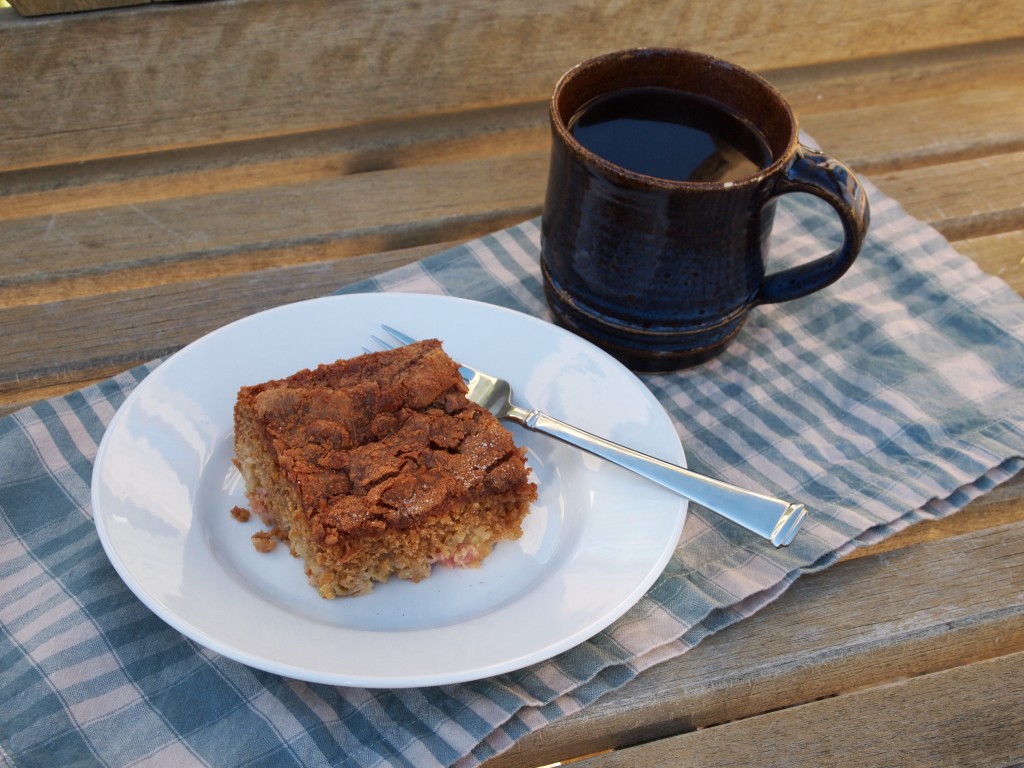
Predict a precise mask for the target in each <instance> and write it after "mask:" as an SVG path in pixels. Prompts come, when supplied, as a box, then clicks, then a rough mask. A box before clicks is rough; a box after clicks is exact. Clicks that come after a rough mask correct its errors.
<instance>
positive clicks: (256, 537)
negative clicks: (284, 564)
mask: <svg viewBox="0 0 1024 768" xmlns="http://www.w3.org/2000/svg"><path fill="white" fill-rule="evenodd" d="M278 541H279V539H278V538H277V536H275V535H274V532H273V531H259V532H257V533H254V534H253V535H252V545H253V546H254V547H255V548H256V551H257V552H264V553H266V552H270V551H272V550H273V549H274V547H276V546H277V542H278Z"/></svg>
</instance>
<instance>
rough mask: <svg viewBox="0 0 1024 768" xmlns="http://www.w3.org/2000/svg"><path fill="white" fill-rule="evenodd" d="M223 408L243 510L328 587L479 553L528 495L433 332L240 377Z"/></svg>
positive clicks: (509, 533) (506, 447)
mask: <svg viewBox="0 0 1024 768" xmlns="http://www.w3.org/2000/svg"><path fill="white" fill-rule="evenodd" d="M234 418H235V454H236V459H235V464H236V466H237V467H238V469H239V470H240V471H241V473H242V476H243V478H244V479H245V484H246V495H247V497H248V499H249V504H250V506H251V508H252V511H253V512H256V513H257V514H258V515H259V516H260V518H261V519H262V520H263V522H264V523H265V524H266V525H268V526H270V527H271V528H272V530H273V532H274V533H275V534H276V535H277V536H278V537H279V538H280V539H281V540H282V541H286V542H287V543H288V545H289V547H290V549H291V552H292V554H293V555H295V556H296V557H301V558H303V560H304V561H305V565H306V574H307V575H308V577H309V581H310V583H311V584H312V585H313V586H314V587H316V589H317V590H318V591H319V593H320V594H321V595H322V596H323V597H325V598H333V597H338V596H342V595H355V594H363V593H366V592H369V591H370V590H371V589H372V587H373V582H375V581H385V580H387V579H388V578H389V577H391V576H392V575H394V576H398V577H399V578H403V579H411V580H413V581H419V580H420V579H422V578H424V577H426V576H427V575H429V573H430V570H431V566H432V564H434V563H444V564H447V565H455V566H471V567H474V566H479V565H480V563H481V561H482V560H483V559H484V558H485V557H486V556H487V555H488V554H490V552H491V550H492V549H493V547H494V545H495V544H496V543H497V542H499V541H501V540H506V539H517V538H519V537H520V536H521V535H522V521H523V518H524V517H525V516H526V514H527V513H528V512H529V509H530V503H531V502H532V501H534V500H535V499H536V498H537V486H536V485H535V484H534V483H531V482H530V481H529V472H530V470H529V468H528V467H527V465H526V452H525V450H524V449H522V448H519V447H517V446H516V445H515V443H514V442H513V440H512V434H511V433H510V432H509V431H508V430H507V429H505V427H503V426H502V425H501V424H500V423H499V422H498V420H497V419H496V418H495V417H494V416H493V415H492V414H491V413H489V412H488V411H486V410H484V409H483V408H481V407H480V406H478V405H477V404H476V403H473V402H471V401H470V400H468V399H467V398H466V386H465V384H464V383H463V381H462V377H461V376H460V375H459V371H458V365H457V364H456V363H455V362H454V361H452V360H451V358H449V357H448V355H447V354H445V352H444V351H443V349H442V348H441V343H440V342H439V341H437V340H436V339H432V340H426V341H420V342H417V343H416V344H410V345H408V346H405V347H399V348H396V349H393V350H388V351H384V352H374V353H369V354H365V355H362V356H360V357H355V358H352V359H350V360H339V361H338V362H336V363H331V364H326V365H321V366H319V367H318V368H316V369H315V370H304V371H300V372H298V373H296V374H295V375H293V376H290V377H288V378H286V379H278V380H274V381H268V382H265V383H263V384H257V385H255V386H248V387H242V389H241V390H240V391H239V393H238V399H237V401H236V404H235V412H234ZM263 533H264V539H265V538H266V535H265V532H263ZM258 535H259V534H258ZM255 543H257V544H261V545H263V546H264V548H265V544H266V542H265V541H261V542H255Z"/></svg>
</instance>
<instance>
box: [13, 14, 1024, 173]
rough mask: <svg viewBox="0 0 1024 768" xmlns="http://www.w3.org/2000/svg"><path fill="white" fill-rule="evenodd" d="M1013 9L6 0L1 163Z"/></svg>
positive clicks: (984, 30)
mask: <svg viewBox="0 0 1024 768" xmlns="http://www.w3.org/2000/svg"><path fill="white" fill-rule="evenodd" d="M712 8H713V10H712ZM1017 10H1018V9H1017V7H1016V4H1015V3H1014V2H1011V0H1004V1H1003V2H991V3H984V4H981V5H978V4H969V3H962V2H954V1H953V0H943V1H942V2H934V3H931V4H929V6H928V8H927V10H924V9H922V8H921V6H920V4H919V3H917V2H915V1H914V0H864V2H862V3H860V4H859V5H858V6H857V12H856V13H851V12H850V7H849V4H848V3H845V2H842V1H841V0H827V1H826V2H820V3H816V4H815V7H814V13H813V14H808V13H807V9H806V6H805V4H803V3H801V2H798V0H787V1H786V2H776V3H769V4H761V3H753V4H752V3H748V2H745V0H724V1H723V2H720V3H716V4H714V5H713V6H711V5H701V4H694V3H691V2H687V1H686V0H660V1H655V2H648V3H644V4H642V6H637V5H636V4H631V3H626V4H621V5H618V6H614V7H606V8H605V9H604V10H603V11H602V10H599V9H596V8H594V7H592V6H586V5H580V4H576V3H547V2H544V1H543V0H524V1H523V2H517V3H493V2H490V0H464V2H462V3H459V4H454V5H451V6H449V5H444V4H435V3H423V4H412V5H410V4H409V3H407V2H404V0H372V2H371V0H357V1H354V2H348V3H345V7H344V9H343V10H341V9H339V8H338V7H337V6H336V5H334V4H331V3H322V2H315V1H314V0H292V1H291V2H288V3H281V2H277V0H219V1H218V2H211V3H186V4H180V5H179V4H159V5H149V6H146V7H139V8H128V9H122V10H119V11H118V12H116V13H93V14H78V15H74V16H66V17H54V18H52V19H47V20H46V22H47V23H36V22H37V20H35V19H23V18H21V17H19V16H17V14H16V13H14V12H13V11H9V12H7V13H5V14H2V15H0V71H3V72H4V73H5V77H4V78H3V80H2V81H0V101H2V102H3V103H4V104H5V130H4V132H3V134H2V136H0V158H2V160H0V167H7V168H17V167H30V166H38V165H45V164H52V163H61V162H69V161H77V160H83V159H89V158H97V157H107V156H111V155H121V154H129V153H133V152H138V151H144V150H151V149H153V148H160V147H163V148H171V147H180V146H187V145H197V144H207V143H210V142H211V141H226V140H241V139H249V138H257V137H262V136H269V135H279V134H287V133H297V132H303V131H310V130H321V129H324V128H329V127H337V126H344V125H353V124H359V123H363V122H367V121H371V120H379V119H389V118H396V117H407V116H411V115H419V114H432V113H437V112H448V111H460V110H467V109H474V108H482V107H487V106H497V105H499V104H508V103H517V102H523V101H535V100H538V99H543V98H545V97H546V96H547V94H548V93H549V92H550V90H551V87H552V85H553V83H554V81H555V79H557V77H558V76H559V75H560V74H561V73H562V72H564V71H565V70H566V69H568V68H569V67H570V66H572V65H573V64H574V63H576V62H577V61H579V60H581V59H583V58H586V57H587V56H590V55H593V54H596V53H600V52H604V51H608V50H615V49H619V48H624V47H632V46H637V45H671V46H676V47H690V48H696V49H699V50H705V51H708V52H710V53H715V54H717V55H720V56H723V57H724V58H728V59H732V60H734V61H736V62H737V63H739V64H742V65H744V66H747V67H750V68H752V69H756V70H770V69H777V68H781V67H790V66H802V65H807V64H811V63H815V62H834V61H846V60H855V59H862V58H866V57H871V56H879V55H891V54H894V53H898V52H900V51H904V52H905V51H921V50H927V49H929V48H935V47H948V46H952V45H958V44H972V43H979V42H988V41H998V40H1005V39H1009V38H1013V37H1019V36H1021V35H1022V34H1024V18H1022V16H1021V14H1020V13H1018V12H1017ZM56 21H59V22H60V23H51V22H56ZM498 84H500V87H496V86H497V85H498ZM55 136H59V137H60V141H54V140H53V139H54V137H55Z"/></svg>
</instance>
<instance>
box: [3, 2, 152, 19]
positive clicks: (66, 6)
mask: <svg viewBox="0 0 1024 768" xmlns="http://www.w3.org/2000/svg"><path fill="white" fill-rule="evenodd" d="M163 1H164V0H10V2H11V5H12V6H13V7H14V9H15V10H16V11H17V12H18V13H20V14H21V15H22V16H45V15H48V14H53V13H80V12H82V11H95V10H99V9H101V8H123V7H126V6H129V5H145V4H146V3H152V2H163Z"/></svg>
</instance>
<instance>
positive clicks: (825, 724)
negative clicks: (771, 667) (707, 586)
mask: <svg viewBox="0 0 1024 768" xmlns="http://www.w3.org/2000/svg"><path fill="white" fill-rule="evenodd" d="M1021 701H1024V653H1015V654H1010V655H1007V656H1004V657H1001V658H996V659H991V660H988V661H984V662H980V663H976V664H972V665H970V666H966V667H961V668H956V669H950V670H945V671H942V672H937V673H934V674H928V675H924V676H921V677H915V678H911V679H907V680H900V681H897V682H894V683H891V684H889V685H886V686H881V687H877V688H872V689H870V690H864V691H855V692H853V693H849V694H847V695H844V696H838V697H835V698H828V699H825V700H822V701H816V702H811V703H808V704H805V705H803V706H800V707H794V708H792V709H786V710H783V711H781V712H769V713H766V714H763V715H760V716H758V717H753V718H750V719H748V720H741V721H739V722H734V723H728V724H726V725H723V726H721V727H719V728H712V729H707V730H702V731H696V732H694V733H688V734H684V735H681V736H676V737H674V738H671V739H665V740H662V741H658V742H654V743H651V744H648V745H644V746H641V747H636V748H633V749H627V750H622V751H619V752H613V753H610V754H607V755H603V756H599V757H595V758H592V759H589V760H583V761H580V762H579V763H576V764H575V765H577V766H579V768H619V767H620V766H621V767H622V768H625V767H626V766H629V767H630V768H632V767H633V766H638V765H642V766H645V767H646V768H662V767H664V768H669V767H670V766H671V768H684V766H700V768H747V766H750V765H751V755H752V754H756V755H757V758H756V759H757V763H758V764H761V765H772V766H778V768H790V767H792V768H796V766H821V765H829V764H839V765H848V764H856V765H857V766H860V767H861V768H875V767H877V768H890V766H892V765H894V760H896V761H897V762H896V763H895V764H898V765H900V766H906V768H914V767H916V766H920V767H921V768H933V767H934V766H946V765H949V766H978V767H979V768H980V767H982V766H993V768H997V767H998V768H1002V767H1003V766H1013V765H1020V764H1021V761H1024V707H1021Z"/></svg>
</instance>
